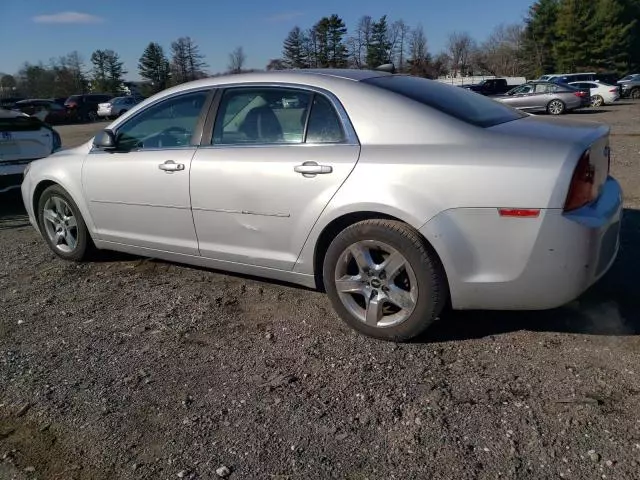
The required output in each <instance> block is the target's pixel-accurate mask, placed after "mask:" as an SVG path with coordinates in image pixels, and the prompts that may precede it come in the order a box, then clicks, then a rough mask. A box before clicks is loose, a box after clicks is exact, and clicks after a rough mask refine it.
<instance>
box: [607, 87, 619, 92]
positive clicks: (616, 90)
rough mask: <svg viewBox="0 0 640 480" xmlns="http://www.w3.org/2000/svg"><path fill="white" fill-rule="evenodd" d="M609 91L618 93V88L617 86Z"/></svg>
mask: <svg viewBox="0 0 640 480" xmlns="http://www.w3.org/2000/svg"><path fill="white" fill-rule="evenodd" d="M609 93H618V89H617V88H612V89H611V90H609Z"/></svg>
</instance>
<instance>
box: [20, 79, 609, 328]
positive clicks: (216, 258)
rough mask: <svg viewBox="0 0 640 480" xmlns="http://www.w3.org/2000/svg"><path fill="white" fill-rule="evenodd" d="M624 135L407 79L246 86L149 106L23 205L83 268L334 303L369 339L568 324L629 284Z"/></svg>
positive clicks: (48, 168) (69, 159)
mask: <svg viewBox="0 0 640 480" xmlns="http://www.w3.org/2000/svg"><path fill="white" fill-rule="evenodd" d="M569 88H571V87H569ZM571 95H572V96H573V93H571ZM295 97H297V98H298V102H297V104H299V105H304V106H303V107H299V108H295V107H290V108H284V107H283V106H282V102H281V101H280V102H277V99H280V100H281V99H282V98H287V99H292V98H295ZM576 98H577V97H576ZM292 103H296V102H292ZM271 105H274V106H273V107H272V106H271ZM278 105H279V106H278ZM371 105H375V106H376V108H375V110H372V109H371ZM609 130H610V129H609V127H608V126H606V125H602V124H598V123H591V122H577V121H569V120H567V119H548V118H547V119H545V118H540V117H536V116H533V115H527V114H526V113H523V112H520V111H518V110H516V109H513V108H510V107H508V106H506V105H503V104H501V103H499V102H495V101H493V100H491V99H489V98H487V97H484V96H482V95H477V94H475V93H473V92H469V91H467V90H465V89H462V88H458V87H455V86H451V85H445V84H443V83H439V82H437V81H431V80H427V79H423V78H418V77H412V76H407V75H394V74H391V73H384V72H379V71H362V70H329V69H328V70H319V71H318V70H293V71H274V72H256V73H246V74H242V75H232V76H225V77H216V78H206V79H202V80H198V81H195V82H190V83H186V84H183V85H179V86H176V87H173V88H170V89H168V90H165V91H163V92H162V93H160V94H159V95H156V96H155V97H153V99H148V100H147V101H145V102H143V103H141V104H140V105H138V106H137V107H135V109H133V110H130V111H129V112H127V113H126V114H124V115H123V116H121V117H119V118H118V119H117V120H115V121H114V122H113V123H111V124H110V125H109V126H108V127H107V128H106V129H105V130H103V131H101V132H100V133H98V134H97V135H96V137H95V138H93V139H92V140H90V141H88V142H87V143H85V144H84V145H82V146H79V147H77V148H74V149H69V150H65V151H63V152H58V153H56V154H54V155H52V156H50V157H49V158H48V159H47V160H46V161H37V162H33V163H32V164H31V167H30V168H29V169H28V171H27V172H26V175H25V179H24V181H23V184H22V195H23V200H24V204H25V206H26V209H27V212H28V215H29V219H30V221H31V223H32V224H33V226H34V227H35V228H36V229H37V230H38V231H39V232H40V233H41V234H42V236H43V238H44V240H45V241H46V243H47V244H48V246H49V247H50V248H51V250H52V251H53V252H55V253H56V254H57V255H58V256H60V257H62V258H64V259H67V260H74V261H79V260H83V259H85V258H88V257H89V256H90V253H91V250H92V248H93V247H97V248H99V249H112V250H121V251H125V252H130V253H133V254H139V255H144V256H153V257H156V258H160V259H166V260H169V261H175V262H183V263H189V264H194V265H200V266H203V267H209V268H219V269H223V270H228V271H232V272H240V273H242V274H250V275H257V276H262V277H267V278H272V279H278V280H283V281H289V282H294V283H299V284H301V285H305V286H307V287H317V288H320V289H323V290H325V291H326V292H327V294H328V296H329V298H330V300H331V302H332V304H333V306H334V308H335V310H336V312H338V314H339V315H340V317H342V318H343V319H344V320H345V322H346V323H347V324H349V325H350V326H351V327H353V328H355V329H356V330H358V331H360V332H362V333H364V334H367V335H371V336H374V337H377V338H382V339H387V340H393V341H402V340H407V339H409V338H412V337H415V336H416V335H418V334H420V333H421V332H423V331H424V330H425V329H426V328H427V327H428V326H429V325H430V324H431V323H432V322H433V321H434V320H435V319H436V318H437V317H438V315H439V314H440V313H441V311H442V309H443V307H444V306H445V304H447V303H450V305H451V306H452V307H453V308H454V309H500V310H505V309H545V308H552V307H557V306H559V305H562V304H565V303H567V302H569V301H571V300H573V299H574V298H575V297H577V296H578V295H579V294H580V293H581V292H583V291H584V290H585V289H586V288H588V287H589V286H590V285H591V284H593V283H594V282H595V281H596V280H597V279H598V278H600V277H601V276H602V275H603V274H604V273H605V272H606V271H607V270H608V269H609V267H610V266H611V264H612V263H613V261H614V259H615V257H616V254H617V252H618V245H619V233H618V232H619V228H620V220H621V212H622V200H621V199H622V192H621V188H620V186H619V184H618V182H616V180H614V179H613V178H611V177H610V176H609ZM212 147H213V148H212Z"/></svg>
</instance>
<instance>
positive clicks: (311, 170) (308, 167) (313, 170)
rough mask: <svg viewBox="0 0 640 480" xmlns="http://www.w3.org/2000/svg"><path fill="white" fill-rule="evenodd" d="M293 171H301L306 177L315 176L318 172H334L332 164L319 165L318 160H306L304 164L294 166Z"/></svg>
mask: <svg viewBox="0 0 640 480" xmlns="http://www.w3.org/2000/svg"><path fill="white" fill-rule="evenodd" d="M293 171H294V172H296V173H301V174H302V175H304V176H305V177H307V176H309V177H313V176H315V175H318V174H321V175H322V174H325V173H331V172H333V167H331V166H330V165H318V164H317V163H316V162H304V163H303V164H302V165H296V166H295V167H293Z"/></svg>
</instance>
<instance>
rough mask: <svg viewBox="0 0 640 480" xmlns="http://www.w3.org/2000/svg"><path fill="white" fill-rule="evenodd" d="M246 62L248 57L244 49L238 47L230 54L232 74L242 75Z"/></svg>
mask: <svg viewBox="0 0 640 480" xmlns="http://www.w3.org/2000/svg"><path fill="white" fill-rule="evenodd" d="M246 60H247V56H246V55H245V54H244V50H243V48H242V47H236V49H235V50H234V51H233V52H231V53H230V54H229V67H228V68H229V71H230V72H231V73H241V72H242V67H244V63H245V61H246Z"/></svg>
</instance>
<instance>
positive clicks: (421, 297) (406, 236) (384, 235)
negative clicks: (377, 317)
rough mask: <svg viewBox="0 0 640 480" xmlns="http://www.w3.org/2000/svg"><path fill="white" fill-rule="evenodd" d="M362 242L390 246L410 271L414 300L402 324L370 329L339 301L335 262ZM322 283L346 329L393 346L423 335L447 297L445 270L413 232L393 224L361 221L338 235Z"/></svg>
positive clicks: (405, 227)
mask: <svg viewBox="0 0 640 480" xmlns="http://www.w3.org/2000/svg"><path fill="white" fill-rule="evenodd" d="M362 241H374V242H382V243H383V244H386V245H389V246H390V247H392V248H393V249H395V250H396V251H397V252H398V253H400V254H401V255H402V256H403V257H404V260H406V262H407V263H408V264H409V265H410V267H411V269H412V273H413V275H414V277H415V281H416V282H415V283H416V285H417V299H416V300H415V306H414V307H413V310H412V312H411V313H410V314H409V315H408V317H407V318H406V319H405V320H403V321H402V322H401V323H398V324H396V325H389V326H372V325H369V324H367V323H365V322H364V321H363V320H361V319H359V318H358V317H357V316H356V315H355V314H354V313H352V312H351V311H350V310H349V309H348V308H347V307H346V306H345V304H344V303H343V301H342V300H341V298H340V295H339V293H338V291H337V287H336V283H335V277H336V272H337V268H339V266H338V262H339V261H340V259H341V256H342V255H343V252H345V251H346V250H347V248H348V247H349V246H351V245H353V244H356V243H357V242H362ZM323 282H324V287H325V290H326V292H327V295H328V296H329V299H330V300H331V303H332V305H333V308H334V309H335V311H336V312H337V314H338V315H339V316H340V317H341V318H342V320H344V322H345V323H347V325H349V326H350V327H352V328H353V329H355V330H357V331H359V332H361V333H363V334H365V335H368V336H370V337H374V338H378V339H381V340H388V341H394V342H404V341H407V340H410V339H412V338H415V337H417V336H418V335H420V334H421V333H423V332H424V331H425V330H426V329H427V328H428V327H429V326H430V325H431V324H432V323H433V322H434V321H435V320H436V319H437V318H438V316H439V315H440V313H441V312H442V310H443V308H444V307H445V305H446V302H447V298H448V293H449V292H448V285H447V280H446V275H445V273H444V269H443V267H442V265H441V263H440V260H439V259H438V257H437V255H436V253H435V252H434V251H433V249H432V248H431V247H430V246H429V245H427V243H426V242H425V241H424V239H423V238H422V237H421V236H420V235H419V234H418V232H416V231H415V230H414V229H412V228H411V227H409V226H408V225H406V224H404V223H402V222H399V221H393V220H381V219H376V220H364V221H361V222H358V223H355V224H353V225H351V226H349V227H347V228H346V229H344V230H343V231H342V232H340V233H339V234H338V235H337V236H336V237H335V239H334V240H333V241H332V242H331V244H330V245H329V248H328V250H327V253H326V255H325V259H324V265H323ZM383 289H384V288H383ZM362 298H363V300H364V297H362Z"/></svg>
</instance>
